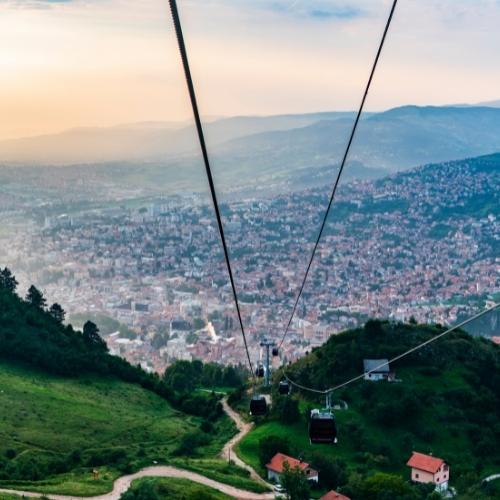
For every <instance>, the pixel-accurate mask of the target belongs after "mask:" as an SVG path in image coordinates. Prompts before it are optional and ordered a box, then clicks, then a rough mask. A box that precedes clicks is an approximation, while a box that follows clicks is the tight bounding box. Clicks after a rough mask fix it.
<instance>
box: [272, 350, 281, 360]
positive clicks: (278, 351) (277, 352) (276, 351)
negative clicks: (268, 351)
mask: <svg viewBox="0 0 500 500" xmlns="http://www.w3.org/2000/svg"><path fill="white" fill-rule="evenodd" d="M279 354H280V350H279V349H278V348H277V347H273V356H274V357H275V358H276V357H277V356H279Z"/></svg>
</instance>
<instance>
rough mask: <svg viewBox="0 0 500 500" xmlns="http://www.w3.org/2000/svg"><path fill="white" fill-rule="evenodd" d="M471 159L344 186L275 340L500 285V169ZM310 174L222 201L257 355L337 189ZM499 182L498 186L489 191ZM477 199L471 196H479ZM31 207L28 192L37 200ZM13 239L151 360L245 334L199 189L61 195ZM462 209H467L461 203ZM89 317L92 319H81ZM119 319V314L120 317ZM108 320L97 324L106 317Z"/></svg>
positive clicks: (83, 306)
mask: <svg viewBox="0 0 500 500" xmlns="http://www.w3.org/2000/svg"><path fill="white" fill-rule="evenodd" d="M474 168H475V164H472V166H471V165H470V164H469V163H467V162H453V163H449V164H441V165H438V166H428V167H423V168H421V169H417V170H414V171H411V172H408V173H402V174H396V175H394V176H392V177H389V178H386V179H384V180H381V181H354V182H352V183H349V184H346V185H345V186H343V187H342V189H341V190H340V192H339V196H338V198H337V200H336V204H335V206H334V209H333V212H332V214H331V219H330V221H329V224H328V227H327V231H326V235H325V237H324V239H323V241H322V243H321V244H320V247H319V252H318V255H317V258H316V261H315V264H314V267H313V271H312V272H311V275H310V277H309V280H308V283H307V286H306V290H305V292H304V294H303V297H302V300H301V302H300V304H299V307H298V310H297V315H296V317H295V319H294V321H293V323H292V329H291V331H290V334H289V336H288V337H287V342H286V343H285V344H284V345H283V350H282V353H281V356H282V358H284V359H295V358H297V357H298V356H300V355H302V354H303V353H304V352H305V351H307V350H308V349H310V348H311V346H316V345H320V344H322V343H323V342H324V341H325V340H326V339H327V338H328V337H329V336H330V335H331V334H333V333H337V332H339V331H342V330H344V329H346V328H349V327H353V326H356V325H358V324H360V323H361V322H363V321H364V320H365V319H366V318H368V317H372V316H376V317H382V318H389V319H393V320H409V319H410V318H412V317H413V318H415V319H416V320H417V321H420V322H431V321H433V322H441V323H453V322H455V321H456V320H457V319H459V318H460V317H461V316H463V315H466V314H468V313H471V312H473V311H474V310H475V309H474V307H475V306H477V303H478V302H477V301H478V300H487V299H488V298H490V299H491V297H492V294H494V293H497V292H498V291H499V289H500V278H499V275H498V273H496V274H495V273H492V272H491V270H492V269H496V268H495V266H498V257H497V256H496V255H495V251H494V245H495V242H496V243H498V235H499V234H500V231H499V225H500V221H499V220H498V204H496V206H495V203H494V200H495V196H498V194H497V193H498V177H497V176H496V175H493V174H492V173H491V172H488V171H485V170H481V169H479V171H477V172H475V174H474V175H470V174H471V169H474ZM326 192H327V189H325V188H322V189H319V188H314V189H306V190H301V191H296V192H293V193H291V194H287V195H285V194H282V195H275V196H273V197H267V198H261V199H257V198H249V199H243V200H241V201H237V202H236V201H234V202H230V203H226V204H225V205H224V206H223V215H224V221H225V228H226V231H227V237H228V242H229V246H230V251H231V257H232V260H233V265H234V269H235V274H236V281H237V287H238V292H239V297H240V300H241V303H242V311H243V316H244V322H245V326H246V330H247V334H248V336H249V338H251V339H253V340H255V341H253V342H251V345H252V356H253V357H254V359H255V360H257V359H258V358H259V357H260V356H261V352H260V347H259V346H258V342H257V340H258V339H260V338H262V337H265V336H266V337H270V338H271V339H278V338H279V336H280V335H281V333H282V329H283V325H284V324H285V321H286V320H287V319H288V316H287V315H288V314H290V310H291V306H292V304H293V300H294V298H295V294H296V292H297V287H298V285H299V282H300V279H301V278H302V275H303V271H304V269H305V265H306V263H307V262H306V259H307V258H308V256H309V252H310V250H311V248H312V243H313V239H314V238H315V236H316V231H317V228H318V227H319V223H320V218H321V217H322V215H323V213H324V212H323V211H324V207H325V204H326V202H327V197H326ZM495 193H496V194H495ZM488 199H489V200H490V202H491V204H490V205H488V204H487V203H486V204H484V203H483V204H482V205H481V210H479V211H478V210H471V207H473V205H474V204H476V205H477V204H478V203H481V200H488ZM30 210H32V208H30ZM45 210H46V213H50V215H47V216H45V217H44V218H43V222H42V220H41V219H40V223H39V224H33V225H32V226H31V227H32V229H31V230H29V231H23V232H17V233H16V236H15V237H14V238H10V240H11V241H10V243H9V245H8V246H6V252H7V254H6V263H7V264H8V265H10V266H11V267H12V268H13V269H15V270H16V272H17V274H18V275H19V277H20V278H21V283H22V285H23V286H25V287H26V286H28V284H29V283H35V284H36V285H37V286H39V287H41V289H42V290H43V291H44V293H45V295H46V296H47V297H48V298H49V300H50V301H53V302H59V303H61V304H62V305H63V306H64V308H65V309H66V310H67V311H68V313H70V315H71V318H70V319H72V320H73V321H74V322H75V324H76V326H78V323H79V320H81V319H82V318H85V317H90V318H98V319H99V318H100V319H101V321H103V320H102V318H105V319H104V323H103V324H104V325H106V319H108V318H113V319H114V320H117V322H118V323H112V324H111V327H110V328H108V329H107V330H106V328H104V332H103V333H105V336H106V339H107V342H108V345H109V347H110V348H111V350H112V351H113V352H116V353H118V354H121V355H123V356H125V357H126V358H128V359H130V360H131V361H134V362H140V363H142V364H144V365H145V366H147V367H148V368H149V369H151V370H156V371H161V370H163V369H164V368H165V366H166V365H167V364H168V363H169V362H171V361H172V360H173V359H178V358H186V359H191V358H201V359H204V360H212V361H220V362H224V363H239V362H241V361H242V360H243V357H242V340H241V336H240V334H239V326H238V324H237V321H236V316H235V308H234V305H233V301H232V295H231V291H230V288H229V283H228V279H227V271H226V268H225V264H224V261H223V259H222V252H221V249H220V244H219V236H218V233H217V230H216V226H215V223H214V218H213V212H212V207H211V206H210V205H209V204H208V203H206V198H205V197H203V196H201V195H192V196H189V197H186V198H180V197H175V198H167V197H165V198H160V199H154V200H151V201H150V202H148V203H144V204H142V203H138V204H136V206H135V207H133V208H124V207H121V208H120V207H116V206H110V207H107V208H101V209H93V210H82V211H80V212H74V213H73V214H71V215H67V214H64V213H57V211H54V210H53V209H49V210H47V209H46V208H45ZM457 210H458V212H457ZM81 322H83V321H81ZM113 325H118V327H117V328H116V331H114V328H113ZM101 328H102V325H101Z"/></svg>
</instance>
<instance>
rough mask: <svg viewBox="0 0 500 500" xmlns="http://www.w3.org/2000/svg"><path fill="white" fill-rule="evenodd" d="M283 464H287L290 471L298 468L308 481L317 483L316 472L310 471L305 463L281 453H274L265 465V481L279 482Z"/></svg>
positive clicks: (283, 467)
mask: <svg viewBox="0 0 500 500" xmlns="http://www.w3.org/2000/svg"><path fill="white" fill-rule="evenodd" d="M285 463H287V464H288V467H289V468H290V469H295V468H296V467H298V468H299V469H300V470H301V471H303V472H304V474H305V475H306V477H307V479H308V480H309V481H314V482H315V483H317V482H318V471H315V470H314V469H312V468H311V467H310V466H309V464H308V463H307V462H303V461H302V460H298V459H297V458H293V457H289V456H288V455H285V454H283V453H276V455H274V457H273V458H271V461H270V462H269V463H268V464H267V465H266V469H267V479H269V481H275V482H277V483H279V482H281V481H280V480H281V474H283V471H284V470H285Z"/></svg>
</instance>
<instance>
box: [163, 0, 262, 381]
mask: <svg viewBox="0 0 500 500" xmlns="http://www.w3.org/2000/svg"><path fill="white" fill-rule="evenodd" d="M169 3H170V11H171V13H172V20H173V23H174V27H175V34H176V36H177V43H178V46H179V52H180V56H181V59H182V65H183V68H184V75H185V77H186V83H187V87H188V91H189V98H190V100H191V107H192V109H193V116H194V121H195V123H196V130H197V132H198V139H199V142H200V148H201V152H202V155H203V162H204V164H205V171H206V174H207V179H208V184H209V187H210V195H211V197H212V203H213V205H214V210H215V216H216V218H217V226H218V228H219V235H220V238H221V242H222V247H223V249H224V259H225V261H226V266H227V271H228V274H229V281H230V282H231V289H232V292H233V299H234V303H235V305H236V312H237V314H238V321H239V323H240V328H241V334H242V336H243V343H244V345H245V351H246V355H247V360H248V365H249V367H250V373H251V375H252V378H253V380H254V382H255V373H254V370H253V366H252V361H251V359H250V352H249V350H248V344H247V339H246V335H245V328H244V326H243V320H242V317H241V311H240V304H239V301H238V293H237V292H236V286H235V282H234V277H233V271H232V268H231V261H230V259H229V250H228V247H227V244H226V237H225V234H224V226H223V224H222V217H221V213H220V209H219V203H218V200H217V193H216V191H215V184H214V179H213V176H212V169H211V168H210V161H209V157H208V151H207V146H206V142H205V135H204V133H203V125H202V123H201V118H200V113H199V109H198V102H197V99H196V93H195V89H194V83H193V78H192V76H191V69H190V67H189V60H188V55H187V50H186V44H185V41H184V35H183V33H182V25H181V20H180V17H179V11H178V9H177V2H176V0H169Z"/></svg>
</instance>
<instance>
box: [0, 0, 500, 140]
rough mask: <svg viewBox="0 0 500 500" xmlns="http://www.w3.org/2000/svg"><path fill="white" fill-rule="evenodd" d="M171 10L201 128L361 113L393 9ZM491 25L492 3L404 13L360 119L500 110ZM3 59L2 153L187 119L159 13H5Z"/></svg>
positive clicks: (497, 37) (317, 4) (427, 6)
mask: <svg viewBox="0 0 500 500" xmlns="http://www.w3.org/2000/svg"><path fill="white" fill-rule="evenodd" d="M178 3H179V8H180V10H181V15H182V17H183V23H184V30H185V36H186V41H187V43H188V47H189V50H190V57H191V62H192V67H193V73H194V77H195V82H196V86H197V90H198V94H199V100H200V107H201V111H202V113H203V114H204V115H205V116H230V115H242V114H252V115H262V114H264V115H267V114H278V113H298V112H307V111H326V110H349V109H354V108H356V107H357V105H358V103H359V99H360V97H361V93H362V88H363V86H364V85H365V83H366V78H367V76H368V72H369V69H370V66H371V64H372V60H373V56H374V52H375V47H376V44H377V42H378V39H379V37H380V35H381V31H382V28H383V24H384V22H385V19H386V17H387V14H388V10H389V7H390V2H388V1H387V0H352V1H348V0H344V1H339V0H297V1H292V0H290V1H288V0H276V1H267V2H266V1H261V0H232V1H231V0H179V2H178ZM417 3H418V5H416V4H417ZM499 22H500V3H499V2H497V1H496V0H477V1H473V0H444V1H432V0H422V1H420V0H419V2H409V1H404V0H403V1H401V2H400V4H399V7H398V11H397V13H396V17H395V19H394V23H393V26H392V28H391V32H390V34H389V37H388V41H387V45H386V48H385V49H384V50H385V52H384V54H383V58H382V60H381V64H380V68H379V72H378V74H377V77H376V80H375V82H374V85H373V89H372V92H371V94H370V98H369V101H368V108H369V109H374V110H378V109H386V108H389V107H392V106H397V105H402V104H444V103H462V102H469V103H474V102H480V101H488V100H493V99H499V98H500V91H499V88H500V68H499V67H498V64H496V59H497V53H498V49H499V47H500V33H499V31H498V29H497V26H498V24H499ZM0 46H1V47H2V49H1V51H0V70H1V71H0V75H1V76H0V112H1V115H2V118H3V119H2V121H1V125H0V139H6V138H14V137H20V136H26V135H36V134H45V133H54V132H58V131H62V130H64V129H67V128H71V127H80V126H111V125H115V124H120V123H130V122H141V121H184V120H189V119H190V117H191V114H190V108H189V103H188V100H187V94H186V89H185V84H184V79H183V74H182V71H181V65H180V60H179V56H178V53H177V46H176V42H175V37H174V33H173V28H172V25H171V19H170V12H169V8H168V2H167V1H159V0H138V1H132V0H104V1H102V0H67V1H64V0H52V1H51V0H27V1H22V0H7V1H5V0H4V1H0Z"/></svg>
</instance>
